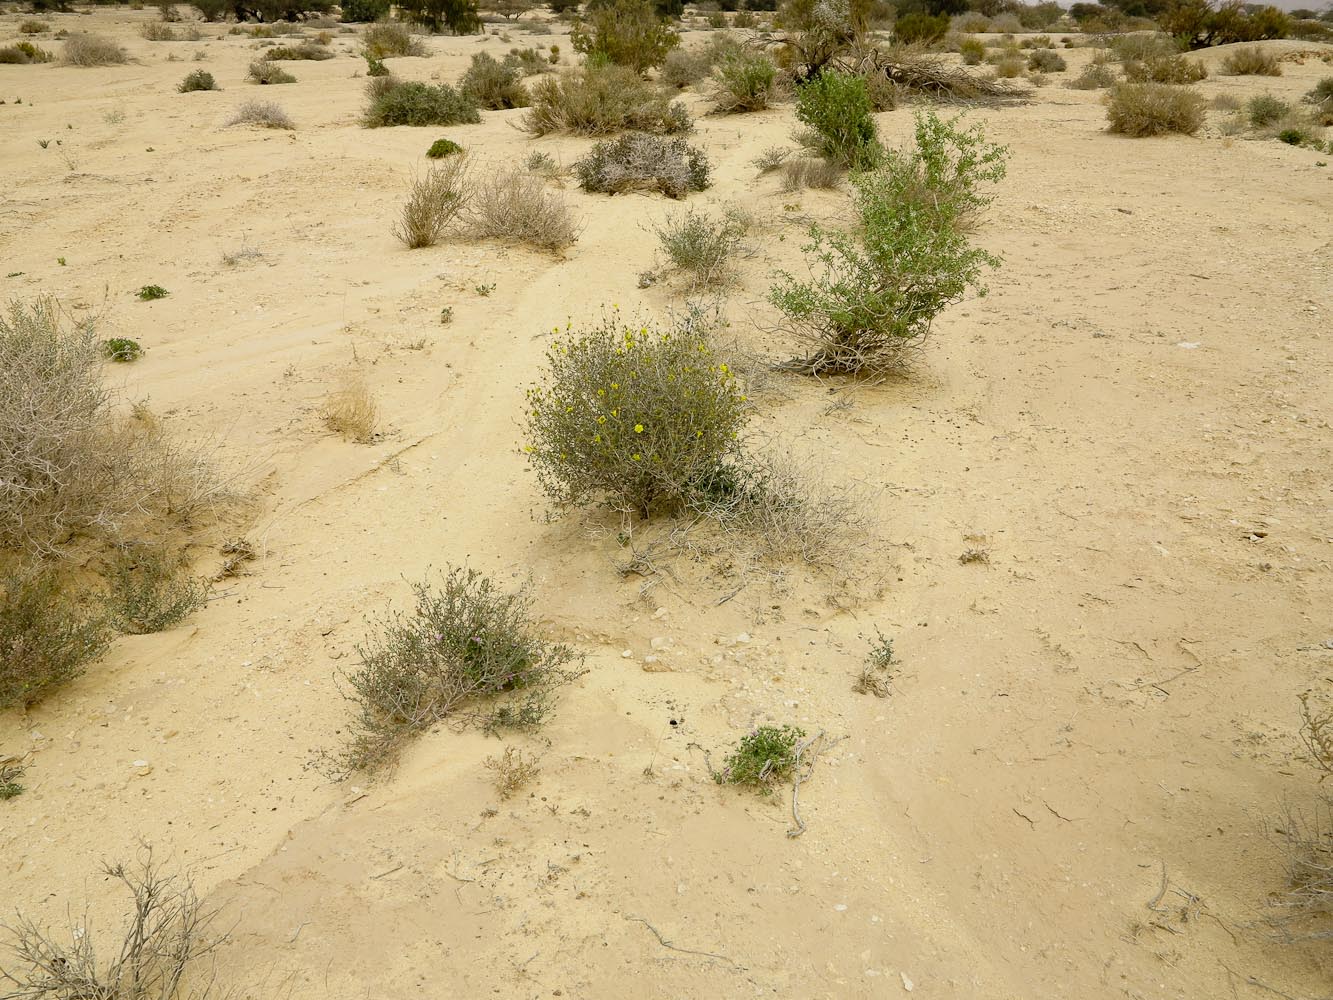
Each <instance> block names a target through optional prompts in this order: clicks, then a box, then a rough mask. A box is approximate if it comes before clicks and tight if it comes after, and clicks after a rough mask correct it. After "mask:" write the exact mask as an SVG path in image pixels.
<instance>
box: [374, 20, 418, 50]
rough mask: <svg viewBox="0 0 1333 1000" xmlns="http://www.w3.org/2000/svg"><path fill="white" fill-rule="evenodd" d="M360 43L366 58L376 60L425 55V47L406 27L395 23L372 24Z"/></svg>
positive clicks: (381, 22)
mask: <svg viewBox="0 0 1333 1000" xmlns="http://www.w3.org/2000/svg"><path fill="white" fill-rule="evenodd" d="M361 41H362V43H363V45H364V46H365V49H364V52H365V54H366V56H367V57H370V56H374V57H375V58H376V59H389V58H391V57H395V56H398V57H401V56H424V55H426V54H427V49H426V46H425V44H424V43H423V42H422V41H421V39H419V38H417V37H416V36H415V35H413V34H412V33H411V32H410V31H408V30H407V26H406V25H403V24H399V23H398V22H397V21H380V22H379V23H377V24H372V25H371V26H370V27H369V28H367V29H366V30H365V33H364V34H363V35H362V36H361Z"/></svg>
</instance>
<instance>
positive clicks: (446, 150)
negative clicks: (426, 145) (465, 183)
mask: <svg viewBox="0 0 1333 1000" xmlns="http://www.w3.org/2000/svg"><path fill="white" fill-rule="evenodd" d="M461 152H463V147H462V146H460V145H459V144H458V143H456V142H454V141H453V140H452V139H436V140H435V141H434V142H432V143H431V144H430V149H428V150H426V155H427V156H428V157H430V158H431V159H432V160H442V159H444V158H445V157H446V156H455V155H457V154H458V153H461Z"/></svg>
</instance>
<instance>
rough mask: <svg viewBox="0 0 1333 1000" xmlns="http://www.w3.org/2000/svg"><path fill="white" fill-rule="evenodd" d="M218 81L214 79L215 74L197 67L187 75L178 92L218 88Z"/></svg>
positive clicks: (185, 92) (190, 92)
mask: <svg viewBox="0 0 1333 1000" xmlns="http://www.w3.org/2000/svg"><path fill="white" fill-rule="evenodd" d="M217 89H218V83H217V81H216V80H214V79H213V74H212V73H210V72H208V70H206V69H197V70H195V71H194V72H192V73H189V74H187V75H186V77H185V79H184V80H182V81H181V82H180V86H178V87H177V88H176V91H177V93H181V94H192V93H194V92H195V91H196V90H217Z"/></svg>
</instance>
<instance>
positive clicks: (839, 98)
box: [796, 71, 880, 169]
mask: <svg viewBox="0 0 1333 1000" xmlns="http://www.w3.org/2000/svg"><path fill="white" fill-rule="evenodd" d="M796 118H797V120H799V121H800V122H801V123H802V124H804V125H805V126H807V129H806V131H804V132H802V133H801V134H800V135H799V136H798V138H799V139H800V141H801V142H802V143H804V144H805V145H807V146H809V147H811V148H812V149H815V150H817V151H818V152H819V154H820V155H821V156H824V157H827V158H828V159H830V160H833V161H835V162H837V163H841V164H843V165H845V166H849V167H853V168H857V169H860V168H863V167H868V166H870V165H872V164H873V163H874V162H875V159H876V158H877V157H878V155H879V152H880V146H879V139H878V138H877V131H876V129H875V121H874V119H873V118H872V117H871V108H870V98H869V97H868V96H867V94H866V85H865V81H864V80H863V79H861V78H860V77H859V76H852V75H849V74H844V73H834V72H829V71H825V72H823V73H820V74H819V75H818V76H816V77H815V78H814V79H812V80H810V81H809V82H807V83H805V84H803V85H802V86H801V87H800V89H798V90H797V92H796Z"/></svg>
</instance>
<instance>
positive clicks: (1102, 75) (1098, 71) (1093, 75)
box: [1066, 63, 1117, 90]
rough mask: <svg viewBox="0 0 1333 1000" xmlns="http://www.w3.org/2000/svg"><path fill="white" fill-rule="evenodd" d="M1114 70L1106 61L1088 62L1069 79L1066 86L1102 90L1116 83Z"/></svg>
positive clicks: (1077, 88)
mask: <svg viewBox="0 0 1333 1000" xmlns="http://www.w3.org/2000/svg"><path fill="white" fill-rule="evenodd" d="M1116 79H1117V78H1116V75H1115V70H1113V69H1112V68H1111V67H1110V66H1108V65H1107V64H1106V63H1088V65H1086V66H1084V67H1083V72H1082V73H1080V74H1079V75H1078V76H1076V77H1074V79H1072V80H1070V81H1069V83H1068V84H1066V86H1068V87H1071V88H1073V89H1074V90H1104V89H1105V88H1107V87H1114V86H1115V84H1116Z"/></svg>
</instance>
